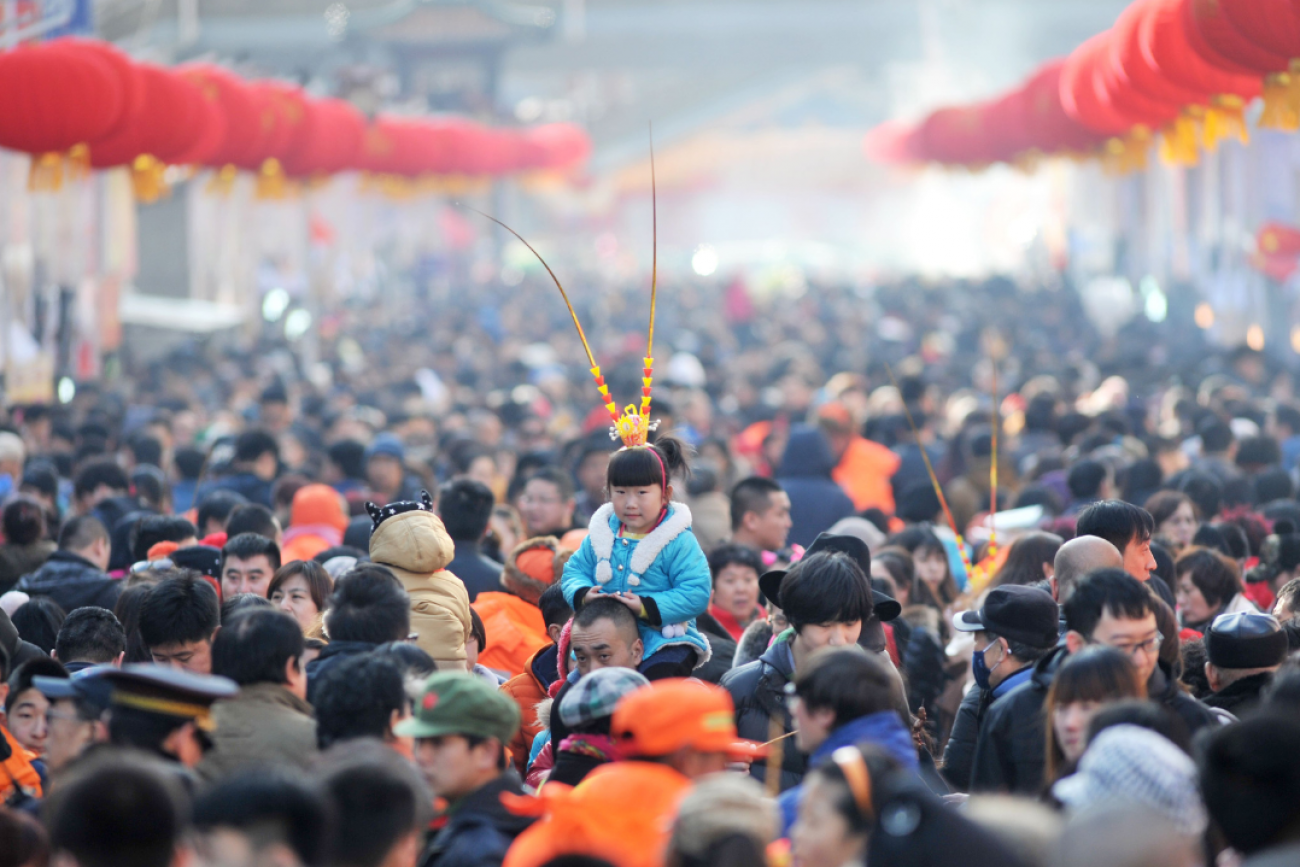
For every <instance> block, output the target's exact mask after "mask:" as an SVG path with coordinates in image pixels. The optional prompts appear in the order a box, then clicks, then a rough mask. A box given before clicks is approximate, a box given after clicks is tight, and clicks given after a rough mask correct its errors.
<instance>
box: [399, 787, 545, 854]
mask: <svg viewBox="0 0 1300 867" xmlns="http://www.w3.org/2000/svg"><path fill="white" fill-rule="evenodd" d="M503 792H510V793H511V794H513V795H522V794H523V792H524V790H523V786H522V785H520V783H519V776H518V775H517V774H516V773H515V772H514V771H513V770H508V771H506V772H505V773H504V774H502V775H501V776H499V777H497V778H496V779H495V780H493V781H492V782H490V783H488V784H487V785H486V786H484V787H483V788H481V789H479V790H478V791H477V792H474V793H472V794H469V795H466V796H465V797H464V798H462V799H461V800H460V801H459V802H458V803H457V804H456V806H455V807H453V808H452V811H451V817H450V818H449V819H448V821H447V824H446V825H445V826H443V828H442V830H441V831H439V832H438V833H437V834H435V835H434V836H433V839H432V840H430V841H429V845H428V846H427V847H426V848H425V850H424V854H423V855H422V856H421V857H420V867H501V862H502V861H503V860H504V859H505V857H506V850H507V849H509V848H510V844H511V843H513V842H514V839H515V838H516V837H518V836H519V834H520V833H521V832H523V830H524V829H525V828H527V827H528V826H529V825H531V824H532V823H533V817H531V816H516V815H515V814H513V813H511V812H510V811H509V810H507V809H506V808H505V807H504V806H503V805H502V803H501V794H502V793H503Z"/></svg>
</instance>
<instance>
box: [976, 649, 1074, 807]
mask: <svg viewBox="0 0 1300 867" xmlns="http://www.w3.org/2000/svg"><path fill="white" fill-rule="evenodd" d="M1067 654H1068V651H1067V650H1066V649H1065V648H1064V647H1058V648H1057V649H1056V650H1054V651H1052V652H1051V653H1050V654H1048V655H1047V656H1045V657H1043V658H1042V659H1040V660H1039V661H1038V664H1037V665H1035V666H1034V673H1033V676H1032V677H1030V679H1029V682H1028V683H1023V684H1021V685H1020V686H1018V687H1016V688H1015V689H1013V690H1011V692H1009V693H1007V694H1006V695H1004V696H1002V697H1001V698H999V699H997V700H996V701H994V702H993V703H992V704H991V705H989V708H988V710H987V711H986V712H985V715H984V723H983V725H981V726H980V727H979V737H978V739H977V741H976V743H975V755H974V758H973V760H972V761H973V765H974V767H973V770H972V771H971V780H970V790H971V792H1010V793H1012V794H1021V795H1031V796H1032V795H1037V794H1038V793H1039V792H1040V791H1041V790H1042V788H1043V775H1044V766H1045V765H1046V763H1047V722H1046V719H1045V717H1044V714H1043V703H1044V702H1045V701H1046V700H1047V690H1048V688H1050V687H1051V685H1052V680H1053V679H1054V678H1055V677H1056V670H1057V669H1058V668H1060V666H1061V662H1062V661H1064V659H1065V657H1066V655H1067Z"/></svg>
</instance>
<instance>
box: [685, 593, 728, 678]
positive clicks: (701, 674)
mask: <svg viewBox="0 0 1300 867" xmlns="http://www.w3.org/2000/svg"><path fill="white" fill-rule="evenodd" d="M695 627H696V628H697V629H699V630H700V632H701V633H703V634H704V637H705V638H707V639H709V646H710V647H711V648H713V656H711V657H710V658H709V661H708V662H706V663H704V665H701V666H700V667H699V668H697V669H695V672H694V674H693V675H692V676H693V677H698V678H699V679H700V680H703V681H707V682H708V683H718V682H720V681H721V680H722V678H723V675H725V674H726V673H727V672H729V671H731V661H732V660H733V659H735V657H736V639H734V638H732V637H731V633H730V632H728V631H727V628H726V627H725V626H723V625H722V624H721V623H719V622H718V621H717V618H715V617H714V616H713V615H712V614H709V613H708V612H707V611H706V612H705V613H703V614H701V615H700V616H699V617H697V618H695Z"/></svg>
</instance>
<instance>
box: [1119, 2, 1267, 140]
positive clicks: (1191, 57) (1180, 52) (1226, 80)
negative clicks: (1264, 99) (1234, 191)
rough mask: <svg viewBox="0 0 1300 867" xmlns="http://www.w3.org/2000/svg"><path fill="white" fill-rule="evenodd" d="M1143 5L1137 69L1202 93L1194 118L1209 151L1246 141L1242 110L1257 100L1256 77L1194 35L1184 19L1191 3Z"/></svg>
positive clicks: (1258, 80) (1194, 111) (1190, 26)
mask: <svg viewBox="0 0 1300 867" xmlns="http://www.w3.org/2000/svg"><path fill="white" fill-rule="evenodd" d="M1145 2H1146V8H1145V9H1144V15H1143V17H1142V19H1141V21H1140V23H1139V24H1138V33H1137V38H1138V48H1139V51H1140V56H1141V64H1142V65H1144V66H1146V67H1148V68H1149V69H1150V70H1152V71H1154V72H1155V73H1156V74H1158V75H1160V76H1162V77H1164V78H1165V79H1166V80H1167V81H1168V82H1170V83H1172V84H1175V85H1177V86H1179V87H1182V88H1186V89H1188V90H1192V91H1196V92H1199V93H1203V94H1206V99H1205V102H1204V104H1203V105H1201V104H1199V103H1196V104H1193V105H1194V108H1193V109H1192V113H1193V117H1195V118H1196V120H1197V121H1198V122H1199V123H1200V124H1201V125H1202V128H1201V138H1202V141H1201V144H1202V145H1203V146H1204V147H1205V148H1206V149H1207V150H1214V149H1215V148H1216V147H1217V146H1218V142H1219V141H1220V140H1222V139H1223V138H1228V137H1232V138H1237V139H1238V140H1240V141H1242V142H1245V141H1247V140H1248V138H1249V133H1248V132H1247V130H1246V121H1245V117H1244V109H1245V106H1246V103H1248V102H1249V101H1250V100H1251V99H1253V98H1255V97H1256V96H1258V95H1259V93H1260V88H1261V81H1260V78H1259V77H1258V76H1257V75H1254V74H1251V73H1249V72H1248V71H1242V70H1240V68H1238V67H1235V66H1234V65H1233V64H1232V63H1231V62H1229V61H1228V60H1226V59H1225V58H1223V57H1222V56H1221V55H1219V54H1218V53H1217V52H1215V51H1214V50H1213V49H1211V48H1210V47H1209V46H1208V45H1206V44H1205V43H1204V41H1203V40H1199V38H1198V37H1197V36H1195V34H1194V33H1193V28H1192V24H1191V20H1190V18H1189V16H1188V15H1187V9H1188V3H1189V2H1190V0H1145ZM1198 45H1199V46H1200V47H1198ZM1197 106H1199V107H1197Z"/></svg>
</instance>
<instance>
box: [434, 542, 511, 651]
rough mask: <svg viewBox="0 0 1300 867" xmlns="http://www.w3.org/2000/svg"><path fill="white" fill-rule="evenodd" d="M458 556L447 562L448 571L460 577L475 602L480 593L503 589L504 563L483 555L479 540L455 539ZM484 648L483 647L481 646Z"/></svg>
mask: <svg viewBox="0 0 1300 867" xmlns="http://www.w3.org/2000/svg"><path fill="white" fill-rule="evenodd" d="M453 544H455V546H456V556H455V557H453V558H452V560H451V562H450V563H448V564H447V571H448V572H450V573H451V574H453V575H455V576H456V577H457V578H459V579H460V581H461V583H462V584H464V585H465V591H466V592H467V593H469V601H470V602H473V601H474V600H475V599H476V598H478V595H479V594H480V593H495V592H498V591H500V590H501V570H502V568H504V567H502V565H501V564H500V563H498V562H497V561H495V560H490V559H488V558H487V557H485V556H483V552H482V551H481V550H479V546H478V543H477V542H466V541H464V540H463V539H456V540H453ZM480 649H482V648H480Z"/></svg>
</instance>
